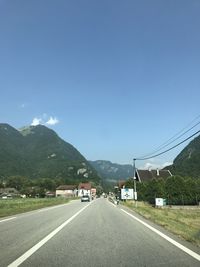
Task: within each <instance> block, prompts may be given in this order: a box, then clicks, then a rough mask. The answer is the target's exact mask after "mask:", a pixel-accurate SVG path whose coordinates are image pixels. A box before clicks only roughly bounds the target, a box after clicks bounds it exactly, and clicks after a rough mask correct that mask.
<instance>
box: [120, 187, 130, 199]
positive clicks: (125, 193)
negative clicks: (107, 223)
mask: <svg viewBox="0 0 200 267" xmlns="http://www.w3.org/2000/svg"><path fill="white" fill-rule="evenodd" d="M121 199H133V189H131V188H123V189H121Z"/></svg>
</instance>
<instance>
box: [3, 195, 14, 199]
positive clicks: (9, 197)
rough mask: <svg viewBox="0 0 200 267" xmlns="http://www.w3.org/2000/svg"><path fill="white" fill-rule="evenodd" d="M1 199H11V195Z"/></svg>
mask: <svg viewBox="0 0 200 267" xmlns="http://www.w3.org/2000/svg"><path fill="white" fill-rule="evenodd" d="M1 198H2V199H12V196H11V195H4V196H2V197H1Z"/></svg>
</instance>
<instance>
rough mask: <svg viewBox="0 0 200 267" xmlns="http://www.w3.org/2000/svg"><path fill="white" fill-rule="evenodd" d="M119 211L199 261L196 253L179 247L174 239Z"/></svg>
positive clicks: (199, 257)
mask: <svg viewBox="0 0 200 267" xmlns="http://www.w3.org/2000/svg"><path fill="white" fill-rule="evenodd" d="M121 211H123V212H124V213H126V214H127V215H129V216H130V217H132V218H133V219H135V220H136V221H138V222H140V223H141V224H143V225H144V226H146V227H147V228H149V229H150V230H151V231H153V232H155V233H156V234H158V235H159V236H161V237H162V238H164V239H166V240H167V241H169V242H170V243H171V244H173V245H174V246H176V247H178V248H179V249H181V250H183V251H184V252H186V253H187V254H189V255H190V256H192V257H193V258H195V259H196V260H198V261H200V255H199V254H197V253H196V252H194V251H192V250H191V249H189V248H186V247H185V246H183V245H181V244H180V243H178V242H177V241H175V240H174V239H172V238H170V237H169V236H167V235H165V234H163V233H162V232H160V231H159V230H157V229H155V228H154V227H152V226H150V225H149V224H147V223H145V222H143V221H142V220H140V219H138V218H137V217H135V216H134V215H132V214H130V213H129V212H127V211H125V210H123V209H121Z"/></svg>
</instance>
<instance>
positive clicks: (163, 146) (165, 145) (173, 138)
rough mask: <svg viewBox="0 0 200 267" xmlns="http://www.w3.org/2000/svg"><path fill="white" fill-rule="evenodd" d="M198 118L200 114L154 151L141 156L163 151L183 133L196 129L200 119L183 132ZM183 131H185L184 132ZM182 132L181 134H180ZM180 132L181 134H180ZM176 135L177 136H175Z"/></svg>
mask: <svg viewBox="0 0 200 267" xmlns="http://www.w3.org/2000/svg"><path fill="white" fill-rule="evenodd" d="M198 118H200V115H198V116H197V117H196V118H195V119H193V120H192V121H191V122H190V123H189V124H188V125H187V126H185V127H184V128H183V129H182V130H180V131H179V132H178V133H176V134H175V135H173V136H172V137H171V138H170V139H168V140H167V141H165V142H164V143H163V144H161V145H160V146H158V147H157V148H156V149H155V150H154V151H152V152H151V153H148V154H145V155H143V156H140V157H139V158H144V157H145V158H146V157H149V156H151V155H154V154H155V153H157V152H159V151H161V150H162V149H164V148H165V147H167V146H169V145H170V144H172V143H174V142H175V141H176V140H178V139H179V138H181V137H182V136H183V135H185V134H186V133H188V132H189V131H191V130H192V129H194V128H195V127H196V126H197V125H199V124H200V121H199V122H197V123H196V124H195V125H193V126H192V127H190V128H189V129H188V130H186V131H185V132H183V131H184V130H185V129H187V128H188V127H189V126H190V125H191V124H192V123H193V122H194V121H196V120H197V119H198ZM182 132H183V133H182ZM180 133H181V134H180ZM179 134H180V135H179ZM177 135H179V136H178V137H176V136H177ZM175 137H176V138H175Z"/></svg>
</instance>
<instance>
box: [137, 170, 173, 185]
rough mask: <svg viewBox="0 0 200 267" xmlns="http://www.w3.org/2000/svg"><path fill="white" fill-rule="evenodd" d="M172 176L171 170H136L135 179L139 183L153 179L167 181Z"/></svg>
mask: <svg viewBox="0 0 200 267" xmlns="http://www.w3.org/2000/svg"><path fill="white" fill-rule="evenodd" d="M170 176H172V174H171V172H170V171H169V170H159V169H157V170H138V169H136V173H135V177H136V180H137V181H139V182H146V181H149V180H152V179H159V178H162V179H167V178H168V177H170Z"/></svg>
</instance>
